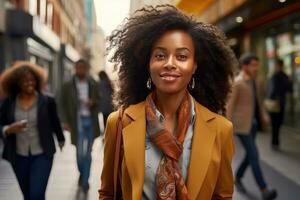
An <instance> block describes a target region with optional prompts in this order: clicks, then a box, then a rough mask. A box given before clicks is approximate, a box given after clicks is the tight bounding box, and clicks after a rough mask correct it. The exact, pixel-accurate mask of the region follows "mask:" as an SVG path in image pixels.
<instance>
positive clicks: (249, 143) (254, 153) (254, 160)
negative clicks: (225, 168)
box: [236, 122, 267, 189]
mask: <svg viewBox="0 0 300 200" xmlns="http://www.w3.org/2000/svg"><path fill="white" fill-rule="evenodd" d="M256 133H257V123H256V122H253V124H252V127H251V131H250V133H249V134H247V135H244V134H238V133H237V136H238V138H239V140H240V141H241V143H242V145H243V147H244V149H245V151H246V155H245V157H244V159H243V161H242V162H241V164H240V165H239V167H238V170H237V173H236V177H237V178H242V177H243V176H244V173H245V171H246V169H247V167H248V166H249V165H250V166H251V169H252V173H253V175H254V178H255V181H256V183H257V184H258V185H259V187H260V189H264V188H266V187H267V185H266V182H265V180H264V177H263V174H262V170H261V167H260V164H259V155H258V150H257V147H256V144H255V138H256Z"/></svg>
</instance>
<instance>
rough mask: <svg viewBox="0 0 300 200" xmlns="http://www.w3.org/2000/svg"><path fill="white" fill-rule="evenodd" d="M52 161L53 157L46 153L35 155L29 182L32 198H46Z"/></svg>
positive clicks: (41, 199) (39, 199)
mask: <svg viewBox="0 0 300 200" xmlns="http://www.w3.org/2000/svg"><path fill="white" fill-rule="evenodd" d="M52 163H53V157H48V156H46V155H44V154H42V155H37V156H33V160H32V164H31V172H30V184H29V191H30V199H32V200H45V194H46V188H47V184H48V179H49V176H50V172H51V168H52Z"/></svg>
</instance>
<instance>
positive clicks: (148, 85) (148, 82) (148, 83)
mask: <svg viewBox="0 0 300 200" xmlns="http://www.w3.org/2000/svg"><path fill="white" fill-rule="evenodd" d="M151 86H152V84H151V78H150V77H149V78H148V80H147V88H148V89H149V90H151Z"/></svg>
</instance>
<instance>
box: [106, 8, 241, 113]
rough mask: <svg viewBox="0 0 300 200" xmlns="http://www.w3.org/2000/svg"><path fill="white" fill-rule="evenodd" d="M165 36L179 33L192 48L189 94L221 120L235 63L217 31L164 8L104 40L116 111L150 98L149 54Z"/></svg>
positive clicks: (145, 12)
mask: <svg viewBox="0 0 300 200" xmlns="http://www.w3.org/2000/svg"><path fill="white" fill-rule="evenodd" d="M169 30H182V31H185V32H186V33H188V34H189V35H190V36H191V37H192V40H193V43H194V46H195V61H196V62H197V66H198V67H197V70H196V72H195V74H194V78H195V87H194V89H193V90H191V89H189V92H190V94H191V95H192V96H193V97H194V98H195V99H196V101H197V102H199V103H200V104H202V105H203V106H205V107H207V108H208V109H210V110H211V111H213V112H216V113H222V114H224V113H225V104H226V99H227V95H228V94H229V92H230V90H231V80H232V78H233V74H234V69H235V67H237V66H238V62H237V60H236V57H235V55H234V53H233V51H232V50H231V49H230V47H229V46H228V45H227V44H226V37H225V35H224V33H223V32H222V31H221V30H220V29H218V28H217V27H216V26H213V25H211V24H205V23H202V22H197V21H196V20H195V19H194V18H193V17H192V16H188V15H186V14H184V13H182V12H181V11H179V10H178V9H177V8H175V7H174V6H170V5H159V6H156V7H153V6H146V7H144V8H142V9H140V10H137V11H136V12H135V13H134V15H133V16H132V17H130V18H126V19H125V21H124V24H123V25H122V26H120V27H119V28H118V29H116V30H114V31H113V33H112V35H111V36H109V37H108V40H109V42H110V45H109V46H108V48H107V50H108V51H113V52H114V53H113V55H112V57H111V59H110V61H111V62H114V63H115V70H118V77H119V91H117V93H116V94H115V103H116V106H117V107H120V106H122V107H125V108H126V107H128V106H129V105H132V104H136V103H139V102H141V101H144V100H145V98H146V97H147V95H148V94H149V93H150V92H151V91H149V90H148V89H147V87H146V82H147V79H148V78H149V61H150V55H151V50H152V48H153V45H154V43H155V42H156V40H157V39H158V38H159V37H160V36H161V35H162V34H163V33H165V32H166V31H169Z"/></svg>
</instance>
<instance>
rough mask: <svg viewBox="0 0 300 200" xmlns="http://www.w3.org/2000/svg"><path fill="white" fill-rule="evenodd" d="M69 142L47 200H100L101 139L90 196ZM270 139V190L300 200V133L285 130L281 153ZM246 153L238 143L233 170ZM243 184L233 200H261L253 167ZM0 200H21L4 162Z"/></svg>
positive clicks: (265, 145) (261, 143) (265, 154)
mask: <svg viewBox="0 0 300 200" xmlns="http://www.w3.org/2000/svg"><path fill="white" fill-rule="evenodd" d="M66 139H67V141H66V146H65V148H64V150H63V151H62V152H57V153H56V155H55V158H54V159H55V160H54V164H53V169H52V172H51V176H50V179H49V184H48V188H47V193H46V197H47V200H92V199H93V200H94V199H97V198H98V193H97V190H98V188H99V185H100V174H101V169H102V158H103V155H102V154H103V145H102V139H101V138H98V139H96V140H95V143H94V146H93V153H92V156H93V161H92V169H91V176H90V190H89V192H88V195H87V196H85V195H84V194H83V193H82V192H81V191H80V190H78V187H77V181H78V177H79V174H78V171H77V167H76V157H75V155H76V154H75V147H74V146H72V145H71V144H70V137H69V134H66ZM269 139H270V134H259V135H258V137H257V144H258V148H259V151H260V158H261V160H262V161H261V164H262V168H263V172H264V176H265V178H266V180H267V182H268V183H269V185H270V187H271V188H276V189H278V193H279V197H278V198H277V200H298V199H300V198H299V197H300V182H299V180H300V178H299V176H300V173H299V169H300V134H297V133H295V132H293V131H290V130H288V129H284V132H283V134H282V151H280V152H274V151H271V149H270V145H269V141H270V140H269ZM0 147H1V145H0ZM0 152H1V150H0ZM243 153H244V152H243V149H242V148H241V146H240V144H239V142H238V141H237V151H236V156H235V157H234V162H233V167H234V169H235V168H236V167H237V165H238V163H239V162H240V160H241V159H242V157H243ZM243 182H244V184H245V185H247V191H248V193H247V195H245V194H240V193H239V192H238V191H235V193H234V198H233V199H234V200H258V199H260V192H259V190H258V188H257V186H256V184H255V181H254V178H253V176H252V174H251V169H250V168H249V169H248V170H247V172H246V175H245V178H244V179H243ZM0 199H1V200H21V199H22V194H21V192H20V189H19V186H18V183H17V181H16V178H15V176H14V174H13V171H12V169H11V167H10V165H9V164H8V163H7V162H6V161H3V160H0Z"/></svg>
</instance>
